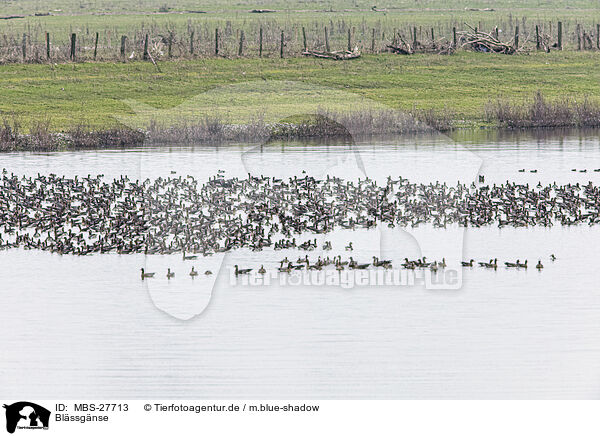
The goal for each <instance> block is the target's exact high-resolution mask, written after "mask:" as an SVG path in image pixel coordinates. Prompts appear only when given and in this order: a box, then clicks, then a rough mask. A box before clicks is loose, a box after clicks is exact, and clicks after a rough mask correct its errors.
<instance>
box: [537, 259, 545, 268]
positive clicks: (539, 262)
mask: <svg viewBox="0 0 600 436" xmlns="http://www.w3.org/2000/svg"><path fill="white" fill-rule="evenodd" d="M535 267H536V268H537V269H542V268H544V265H542V261H541V260H538V263H537V265H536V266H535Z"/></svg>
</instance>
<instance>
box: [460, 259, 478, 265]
mask: <svg viewBox="0 0 600 436" xmlns="http://www.w3.org/2000/svg"><path fill="white" fill-rule="evenodd" d="M473 262H475V260H473V259H471V260H470V261H468V262H465V261H462V262H461V264H462V266H465V267H472V266H473Z"/></svg>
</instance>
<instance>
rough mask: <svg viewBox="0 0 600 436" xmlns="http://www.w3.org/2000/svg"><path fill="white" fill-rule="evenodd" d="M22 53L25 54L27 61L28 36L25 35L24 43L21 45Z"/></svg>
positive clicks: (24, 58) (24, 57)
mask: <svg viewBox="0 0 600 436" xmlns="http://www.w3.org/2000/svg"><path fill="white" fill-rule="evenodd" d="M21 51H22V52H23V61H25V60H26V59H27V34H26V33H24V34H23V41H22V43H21Z"/></svg>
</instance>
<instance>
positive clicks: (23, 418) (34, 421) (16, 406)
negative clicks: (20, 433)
mask: <svg viewBox="0 0 600 436" xmlns="http://www.w3.org/2000/svg"><path fill="white" fill-rule="evenodd" d="M3 407H4V408H5V409H6V431H7V432H9V433H14V432H15V430H16V429H28V430H35V429H43V430H47V429H48V424H49V422H50V411H49V410H48V409H46V408H44V407H42V406H40V405H38V404H35V403H30V402H29V401H19V402H17V403H13V404H11V405H10V406H9V405H6V404H5V405H4V406H3Z"/></svg>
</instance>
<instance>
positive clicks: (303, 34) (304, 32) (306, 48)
mask: <svg viewBox="0 0 600 436" xmlns="http://www.w3.org/2000/svg"><path fill="white" fill-rule="evenodd" d="M302 41H303V42H304V51H305V52H306V51H307V50H308V47H307V45H306V29H305V28H304V26H302Z"/></svg>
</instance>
